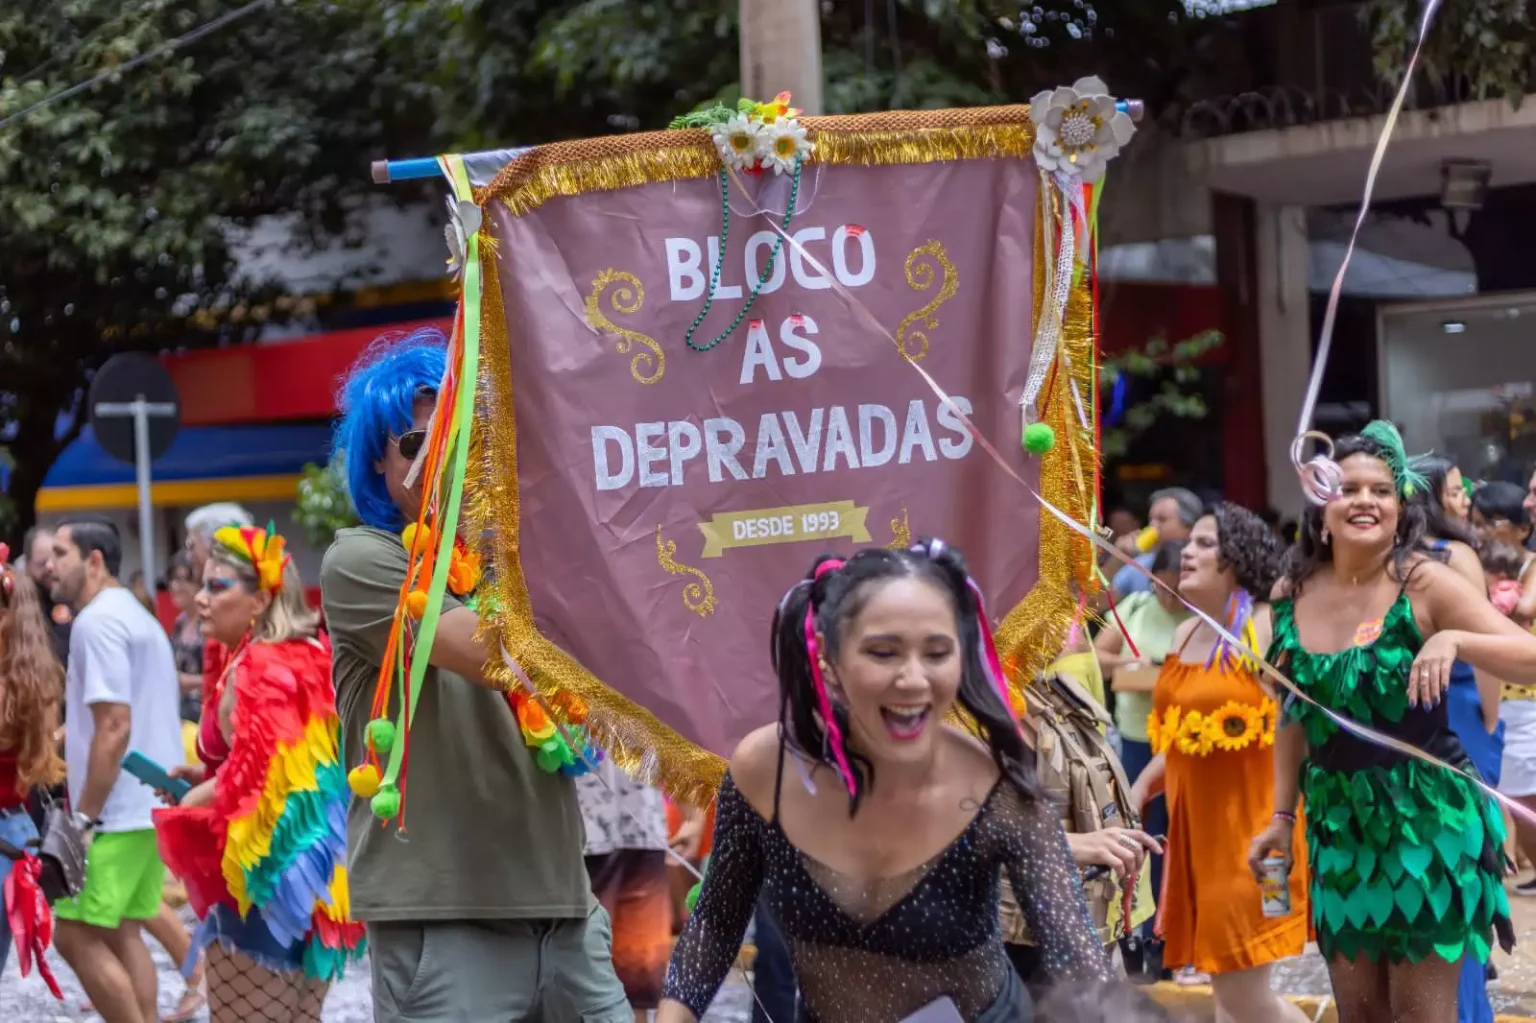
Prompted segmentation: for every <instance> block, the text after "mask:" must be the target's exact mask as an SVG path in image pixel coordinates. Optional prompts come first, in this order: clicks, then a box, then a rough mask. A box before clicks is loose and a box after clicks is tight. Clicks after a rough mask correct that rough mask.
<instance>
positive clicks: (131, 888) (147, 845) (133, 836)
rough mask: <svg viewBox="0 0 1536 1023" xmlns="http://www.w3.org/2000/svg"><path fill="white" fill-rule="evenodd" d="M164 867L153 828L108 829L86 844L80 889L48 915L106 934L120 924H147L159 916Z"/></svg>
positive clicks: (58, 904) (56, 905)
mask: <svg viewBox="0 0 1536 1023" xmlns="http://www.w3.org/2000/svg"><path fill="white" fill-rule="evenodd" d="M164 885H165V864H163V863H161V862H160V847H159V845H158V844H157V843H156V841H155V829H154V828H146V829H145V830H143V831H109V832H107V833H105V834H100V835H97V836H96V837H95V839H94V840H93V841H92V842H91V847H90V851H89V852H87V853H86V857H85V888H84V890H82V891H81V892H80V894H79V895H78V896H76V897H75V898H73V899H60V900H59V901H58V902H56V903H54V906H53V912H54V915H55V916H56V917H58V919H60V920H74V921H76V922H78V923H85V924H90V925H91V926H92V927H104V928H106V929H108V930H112V929H114V928H116V927H118V926H119V925H120V924H121V923H122V922H123V921H124V920H153V919H154V918H155V917H156V916H158V915H159V914H160V900H161V898H162V895H163V892H162V889H163V887H164Z"/></svg>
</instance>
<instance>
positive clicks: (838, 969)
mask: <svg viewBox="0 0 1536 1023" xmlns="http://www.w3.org/2000/svg"><path fill="white" fill-rule="evenodd" d="M781 770H782V769H781ZM775 803H777V798H776V799H775ZM1001 869H1006V870H1007V871H1008V877H1009V880H1010V881H1011V882H1012V883H1013V888H1014V892H1015V893H1016V895H1017V896H1018V900H1019V904H1020V907H1021V908H1022V909H1023V911H1024V914H1025V916H1026V917H1027V919H1028V921H1029V926H1030V931H1031V933H1033V934H1034V935H1035V936H1036V937H1037V940H1038V941H1039V947H1040V953H1041V959H1042V962H1043V967H1044V970H1045V972H1046V973H1047V974H1048V975H1049V977H1050V979H1052V980H1062V979H1081V980H1109V979H1112V976H1113V975H1112V973H1111V969H1110V965H1109V961H1108V958H1107V957H1106V955H1105V953H1104V948H1103V946H1102V945H1100V943H1099V938H1098V934H1097V933H1096V931H1095V930H1094V926H1093V921H1092V919H1091V917H1090V916H1089V913H1088V904H1087V901H1086V900H1085V898H1084V895H1083V886H1082V879H1081V877H1080V876H1079V875H1078V872H1077V867H1076V865H1075V864H1074V863H1073V862H1072V856H1071V853H1070V852H1069V851H1068V849H1067V841H1066V834H1065V832H1063V831H1062V827H1061V821H1060V819H1059V817H1058V816H1057V814H1056V810H1055V808H1054V807H1053V806H1051V804H1050V802H1049V801H1048V800H1041V801H1039V802H1037V803H1030V802H1029V801H1027V800H1026V798H1025V797H1024V796H1023V795H1022V794H1021V793H1020V792H1019V791H1018V789H1017V788H1016V787H1015V786H1014V785H1013V784H1011V783H1009V782H1008V781H1006V780H1000V781H999V782H998V783H997V784H996V785H995V786H994V787H993V789H992V791H991V793H990V794H989V795H988V796H987V799H986V802H985V803H983V804H982V807H981V809H980V811H978V812H977V814H976V816H975V818H973V819H972V821H971V823H970V824H969V825H968V826H967V827H966V829H965V831H964V832H962V833H961V834H960V836H959V837H958V838H957V839H955V841H954V842H952V843H950V845H949V846H947V847H946V848H945V849H944V850H943V851H942V852H941V853H939V854H938V855H937V856H935V857H934V858H933V859H931V860H929V861H928V862H927V863H924V864H922V865H921V866H919V867H917V868H915V869H913V870H911V871H908V872H907V873H905V874H901V875H898V876H896V877H889V878H880V879H877V880H874V881H869V882H865V881H858V880H854V879H850V878H846V877H843V876H841V875H839V874H837V873H835V872H834V871H832V870H830V869H829V868H827V867H826V866H824V865H822V864H820V863H818V862H816V861H815V860H813V859H811V858H810V857H809V856H806V855H805V854H804V853H802V852H800V851H799V850H798V849H796V848H795V847H794V846H793V845H791V844H790V842H789V839H788V838H787V837H786V836H785V834H784V830H783V828H781V827H780V826H779V823H778V820H777V811H775V815H774V820H771V821H768V820H764V819H763V817H762V815H761V814H759V813H758V812H757V811H756V810H755V809H754V808H753V807H752V805H751V804H750V803H748V802H747V800H746V798H745V797H744V796H742V794H741V793H740V792H739V791H738V790H737V788H736V784H735V782H734V781H733V780H732V779H731V777H730V775H729V774H727V775H726V778H725V781H724V783H723V784H722V785H721V786H720V796H719V804H718V808H717V810H716V818H715V845H714V853H713V855H712V856H711V857H710V862H709V871H708V875H707V877H706V878H705V881H704V889H703V892H702V893H701V894H700V896H699V901H698V904H697V906H696V907H695V909H694V911H693V914H692V915H691V916H689V918H688V923H687V925H686V926H685V927H684V928H683V933H682V936H681V937H680V938H679V939H678V943H677V948H676V951H675V952H674V953H673V956H672V963H671V966H670V967H669V969H668V971H667V982H666V990H665V995H666V997H667V998H670V999H673V1000H675V1001H678V1002H682V1003H683V1004H684V1005H686V1006H688V1008H689V1009H691V1010H692V1011H693V1014H694V1015H695V1016H696V1017H702V1016H703V1015H704V1010H705V1009H707V1008H708V1007H709V1003H710V1002H711V1001H713V1000H714V997H715V993H716V992H717V991H718V990H719V988H720V985H721V983H722V982H723V981H724V980H725V977H726V974H727V972H728V971H729V970H730V968H731V965H732V963H734V962H735V960H736V956H737V954H738V952H739V951H740V949H741V942H742V937H743V935H744V934H745V932H746V928H747V923H748V921H749V920H750V919H751V917H752V913H753V909H754V907H755V905H756V902H757V899H758V896H759V893H761V895H762V897H763V900H764V902H765V903H766V905H767V908H768V910H769V911H770V912H771V913H772V914H773V917H774V920H775V921H776V922H777V923H778V925H779V929H780V931H781V932H782V933H783V935H784V938H785V941H786V942H787V943H788V945H789V950H790V955H791V956H792V958H793V959H794V964H795V977H796V979H797V980H798V982H799V986H800V992H801V996H802V998H803V999H804V1002H805V1008H806V1012H807V1014H808V1016H809V1017H810V1019H812V1020H836V1021H838V1023H897V1021H899V1020H902V1019H905V1018H906V1017H907V1016H910V1015H912V1014H913V1013H914V1012H916V1011H917V1010H918V1009H921V1008H923V1007H924V1006H926V1005H928V1004H929V1003H930V1002H933V1001H934V1000H935V999H938V998H940V997H944V996H948V997H949V998H951V999H953V1000H954V1002H955V1005H956V1006H957V1007H958V1008H959V1010H960V1013H961V1015H962V1016H963V1017H964V1018H966V1019H967V1020H974V1019H976V1018H977V1017H978V1016H979V1015H981V1013H982V1012H983V1011H984V1010H986V1009H987V1008H988V1007H989V1006H990V1005H991V1004H992V1003H993V1002H994V1001H995V1000H996V999H997V998H998V996H999V995H1000V994H1001V993H1002V992H1003V990H1004V985H1005V982H1006V980H1007V978H1008V971H1009V970H1011V969H1012V967H1011V965H1010V964H1009V961H1008V957H1007V955H1006V954H1005V953H1004V951H1003V941H1002V931H1001V928H1000V926H999V923H998V898H999V886H998V882H999V876H1000V875H999V871H1000V870H1001Z"/></svg>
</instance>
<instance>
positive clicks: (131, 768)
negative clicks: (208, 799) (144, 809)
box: [123, 750, 192, 803]
mask: <svg viewBox="0 0 1536 1023" xmlns="http://www.w3.org/2000/svg"><path fill="white" fill-rule="evenodd" d="M123 770H125V771H127V772H128V773H129V774H131V775H133V776H134V777H135V778H137V779H139V781H141V782H143V783H144V784H145V785H148V786H149V787H150V788H152V789H157V790H160V791H162V792H168V793H170V796H171V798H172V799H173V800H175V801H176V802H178V803H179V802H181V801H182V800H183V799H185V798H186V796H187V793H188V792H191V791H192V783H191V782H189V781H187V780H186V779H185V778H172V777H171V776H170V774H169V773H168V772H167V771H166V770H165V768H163V767H161V766H160V765H159V764H157V763H155V762H154V761H153V760H151V759H149V758H148V757H146V756H145V755H144V754H142V753H140V752H138V751H137V750H135V751H132V752H130V753H129V754H128V755H127V756H126V757H124V758H123Z"/></svg>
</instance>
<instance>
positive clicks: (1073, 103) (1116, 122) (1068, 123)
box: [1029, 78, 1136, 182]
mask: <svg viewBox="0 0 1536 1023" xmlns="http://www.w3.org/2000/svg"><path fill="white" fill-rule="evenodd" d="M1029 116H1030V118H1031V119H1032V120H1033V121H1034V122H1035V162H1036V163H1037V164H1039V165H1040V167H1041V168H1042V169H1044V170H1049V171H1062V172H1064V173H1067V174H1075V175H1081V177H1082V179H1083V180H1084V181H1089V182H1092V181H1097V180H1099V178H1101V177H1103V176H1104V167H1105V165H1106V164H1107V163H1109V161H1110V160H1113V159H1114V158H1115V157H1116V156H1117V155H1119V153H1120V148H1121V147H1122V146H1124V145H1125V144H1126V143H1127V142H1129V141H1130V140H1131V136H1132V135H1134V134H1135V133H1136V125H1135V124H1134V123H1133V122H1132V121H1131V118H1130V116H1129V115H1127V114H1126V113H1125V112H1123V111H1121V110H1118V109H1116V107H1115V97H1113V96H1111V95H1110V94H1109V91H1108V89H1107V88H1106V86H1105V85H1104V83H1103V82H1102V81H1100V80H1099V79H1097V78H1079V79H1078V80H1077V81H1076V82H1074V83H1073V84H1072V86H1071V87H1070V88H1068V87H1067V86H1062V87H1061V88H1059V89H1055V90H1049V89H1048V90H1046V91H1044V92H1040V93H1037V94H1036V95H1035V97H1034V98H1033V99H1031V100H1030V101H1029Z"/></svg>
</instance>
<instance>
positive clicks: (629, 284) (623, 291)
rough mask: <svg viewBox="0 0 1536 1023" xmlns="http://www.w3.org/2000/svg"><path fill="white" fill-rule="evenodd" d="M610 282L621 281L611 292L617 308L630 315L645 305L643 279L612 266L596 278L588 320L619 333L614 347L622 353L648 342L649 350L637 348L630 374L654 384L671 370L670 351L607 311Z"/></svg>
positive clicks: (610, 299) (599, 328)
mask: <svg viewBox="0 0 1536 1023" xmlns="http://www.w3.org/2000/svg"><path fill="white" fill-rule="evenodd" d="M610 284H617V285H619V286H618V287H617V288H615V289H614V290H613V293H612V294H610V295H609V296H608V304H609V305H610V306H612V307H613V311H614V312H616V313H622V314H624V315H625V316H630V315H633V314H634V313H638V312H639V311H640V307H641V306H643V305H645V285H643V284H641V283H640V278H638V277H636V276H635V275H634V274H632V273H625V272H624V271H623V270H615V269H613V268H612V267H610V268H608V269H607V270H604V271H603V272H602V273H600V274H598V275H597V276H596V277H594V278H593V279H592V291H591V292H590V293H588V295H587V322H588V323H590V324H591V325H592V326H593V327H594V328H595V329H597V330H601V331H603V332H605V333H608V334H617V335H618V336H619V339H618V340H617V341H615V342H614V343H613V347H614V348H615V349H616V350H617V351H618V353H619V354H620V355H624V354H627V353H628V352H629V350H630V349H631V348H633V347H634V346H635V345H637V344H640V345H644V346H645V347H646V348H647V349H648V351H643V352H636V353H635V357H634V358H633V359H630V360H629V375H630V376H632V377H634V378H635V379H636V380H637V381H639V382H640V383H642V384H654V383H655V382H656V381H658V380H660V379H661V375H662V374H663V373H665V372H666V371H667V356H666V353H665V352H663V351H662V350H661V345H659V344H657V343H656V341H655V340H654V339H653V338H649V337H646V336H645V335H644V334H642V333H640V332H639V331H638V330H630V329H629V328H627V327H621V326H619V325H618V324H617V323H614V322H613V321H612V320H610V319H609V318H608V317H606V316H604V315H603V310H602V303H603V292H604V291H605V290H607V288H608V286H609V285H610ZM647 366H648V367H651V369H652V371H651V372H650V373H642V372H641V368H642V367H647Z"/></svg>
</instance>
